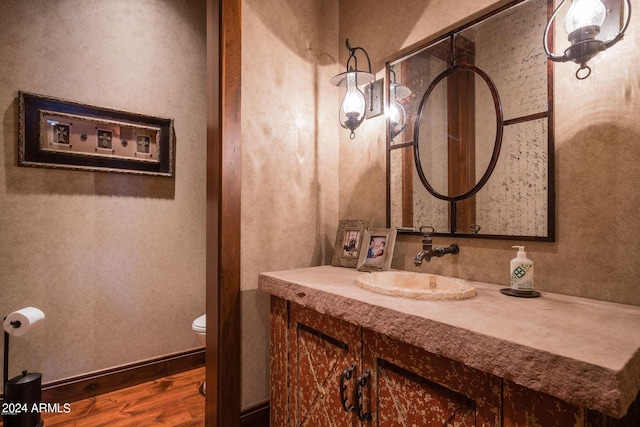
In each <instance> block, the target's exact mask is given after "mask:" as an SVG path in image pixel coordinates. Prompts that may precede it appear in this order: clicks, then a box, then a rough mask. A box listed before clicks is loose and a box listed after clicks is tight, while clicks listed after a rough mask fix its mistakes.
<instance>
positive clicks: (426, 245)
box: [413, 225, 460, 267]
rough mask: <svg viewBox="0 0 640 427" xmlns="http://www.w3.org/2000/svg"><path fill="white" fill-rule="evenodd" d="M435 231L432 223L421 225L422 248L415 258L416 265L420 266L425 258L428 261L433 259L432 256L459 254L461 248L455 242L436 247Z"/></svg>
mask: <svg viewBox="0 0 640 427" xmlns="http://www.w3.org/2000/svg"><path fill="white" fill-rule="evenodd" d="M429 230H430V231H429ZM435 231H436V230H435V228H433V227H432V226H430V225H423V226H422V227H420V232H421V233H422V250H421V251H420V252H418V255H416V258H415V259H414V260H413V263H414V264H415V265H416V267H420V266H421V265H422V261H424V260H426V261H427V262H429V261H431V257H434V256H436V257H441V256H444V255H446V254H457V253H458V252H460V248H459V247H458V245H456V244H455V243H454V244H452V245H449V246H447V247H443V246H437V247H435V248H434V247H433V241H432V240H431V235H432V234H433V233H435Z"/></svg>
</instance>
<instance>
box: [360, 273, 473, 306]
mask: <svg viewBox="0 0 640 427" xmlns="http://www.w3.org/2000/svg"><path fill="white" fill-rule="evenodd" d="M356 285H358V286H360V287H361V288H363V289H367V290H369V291H372V292H377V293H379V294H384V295H392V296H398V297H404V298H413V299H422V300H437V301H439V300H459V299H466V298H471V297H474V296H475V295H476V289H475V288H474V287H473V286H472V285H471V284H470V283H469V282H468V281H466V280H463V279H456V278H454V277H446V276H439V275H437V274H426V273H415V272H411V271H379V272H373V273H361V274H359V275H358V277H357V278H356Z"/></svg>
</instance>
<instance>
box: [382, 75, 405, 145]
mask: <svg viewBox="0 0 640 427" xmlns="http://www.w3.org/2000/svg"><path fill="white" fill-rule="evenodd" d="M389 78H390V80H391V83H389V111H387V117H388V119H389V133H390V137H391V140H393V138H395V137H396V136H398V134H400V132H402V131H403V130H404V128H405V126H407V111H406V110H405V108H404V107H403V106H402V104H401V103H400V101H401V100H403V99H405V98H406V97H408V96H409V95H411V89H409V88H408V87H406V86H403V85H402V84H400V83H396V72H395V71H394V70H393V66H392V67H390V68H389Z"/></svg>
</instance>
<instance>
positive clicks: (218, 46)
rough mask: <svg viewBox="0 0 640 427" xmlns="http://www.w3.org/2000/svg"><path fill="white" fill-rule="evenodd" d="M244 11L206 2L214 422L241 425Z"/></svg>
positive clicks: (209, 410)
mask: <svg viewBox="0 0 640 427" xmlns="http://www.w3.org/2000/svg"><path fill="white" fill-rule="evenodd" d="M240 12H241V0H207V200H206V203H207V205H206V206H207V208H206V209H207V213H206V218H207V219H206V223H207V224H206V266H207V267H206V268H207V273H206V277H207V278H206V289H207V292H206V294H207V295H206V311H207V346H206V347H207V350H206V368H207V369H206V371H207V373H206V378H207V383H208V384H209V387H207V397H206V423H205V425H206V426H207V427H217V426H220V427H222V426H224V427H239V425H240V406H241V347H240V346H241V318H240V214H241V210H240V181H241V175H240V165H241V157H240V125H241V124H240V79H241V60H240V59H241V13H240Z"/></svg>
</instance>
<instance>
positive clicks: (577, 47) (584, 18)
mask: <svg viewBox="0 0 640 427" xmlns="http://www.w3.org/2000/svg"><path fill="white" fill-rule="evenodd" d="M565 2H566V0H562V2H561V3H560V5H559V6H558V7H557V8H556V10H555V11H554V12H553V14H552V15H551V18H550V19H549V22H547V27H546V28H545V30H544V51H545V53H546V54H547V57H548V58H549V59H551V60H552V61H555V62H566V61H573V62H575V63H576V64H580V68H579V69H578V70H577V71H576V78H577V79H579V80H584V79H586V78H587V77H589V75H590V74H591V68H590V67H589V66H588V65H587V62H588V61H589V60H590V59H591V58H593V57H594V56H596V55H597V54H598V53H599V52H601V51H603V50H606V49H608V48H610V47H611V46H613V45H614V44H616V43H617V42H619V41H620V40H622V37H623V36H624V32H625V31H626V30H627V27H628V26H629V21H630V20H631V0H624V3H625V5H626V7H625V9H626V12H627V19H626V21H625V23H624V25H623V26H622V29H621V30H620V31H618V33H617V34H616V35H615V36H614V37H613V38H612V39H610V40H607V41H602V40H599V39H596V36H597V35H598V34H599V33H600V29H601V27H602V24H603V22H604V20H605V17H606V15H607V9H606V7H605V5H604V4H603V3H602V1H600V0H571V6H570V7H569V10H568V11H567V15H566V16H565V18H564V29H565V31H566V32H567V34H568V35H569V41H570V42H571V46H569V47H568V48H567V49H566V50H565V51H564V55H562V56H558V55H554V54H553V53H552V52H550V51H549V45H548V36H549V30H550V28H551V23H552V22H553V20H554V19H555V17H556V15H557V13H558V11H559V10H560V8H561V7H562V5H564V3H565ZM621 13H622V12H621ZM583 70H585V72H583V73H581V71H583Z"/></svg>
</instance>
